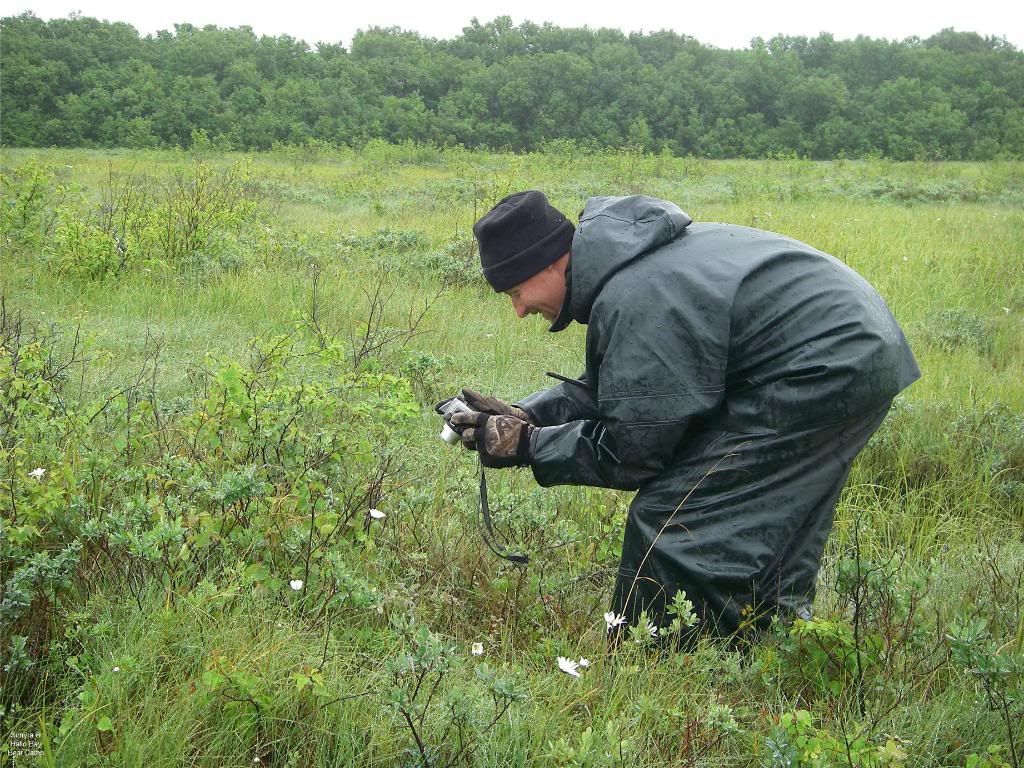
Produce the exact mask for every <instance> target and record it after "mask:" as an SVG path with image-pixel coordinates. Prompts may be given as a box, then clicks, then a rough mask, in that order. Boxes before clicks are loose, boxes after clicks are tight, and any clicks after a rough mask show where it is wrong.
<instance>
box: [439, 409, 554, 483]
mask: <svg viewBox="0 0 1024 768" xmlns="http://www.w3.org/2000/svg"><path fill="white" fill-rule="evenodd" d="M498 402H501V401H500V400H499V401H498ZM451 423H452V427H453V428H455V429H456V431H458V430H461V433H460V434H461V435H462V445H463V446H464V447H465V448H467V449H468V450H471V451H472V450H475V451H477V452H478V453H479V454H480V463H481V464H483V465H484V466H485V467H491V468H493V469H503V468H505V467H526V466H529V464H530V435H531V434H532V433H533V430H534V427H533V426H532V425H531V424H530V423H529V422H527V421H524V420H523V419H517V418H516V417H515V416H495V415H493V414H490V413H457V414H455V415H454V416H452V419H451Z"/></svg>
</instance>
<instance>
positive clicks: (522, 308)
mask: <svg viewBox="0 0 1024 768" xmlns="http://www.w3.org/2000/svg"><path fill="white" fill-rule="evenodd" d="M512 307H513V308H514V309H515V311H516V315H517V316H519V317H526V305H525V304H523V303H522V302H521V301H519V300H518V299H512Z"/></svg>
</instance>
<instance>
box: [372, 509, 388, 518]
mask: <svg viewBox="0 0 1024 768" xmlns="http://www.w3.org/2000/svg"><path fill="white" fill-rule="evenodd" d="M370 517H372V518H373V519H374V520H383V519H384V518H385V517H387V515H386V514H384V513H383V512H381V511H380V510H379V509H371V510H370Z"/></svg>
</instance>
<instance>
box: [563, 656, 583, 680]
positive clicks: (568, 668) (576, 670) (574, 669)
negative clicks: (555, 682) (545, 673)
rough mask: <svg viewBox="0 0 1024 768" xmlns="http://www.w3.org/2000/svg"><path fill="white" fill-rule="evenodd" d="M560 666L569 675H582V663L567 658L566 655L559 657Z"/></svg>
mask: <svg viewBox="0 0 1024 768" xmlns="http://www.w3.org/2000/svg"><path fill="white" fill-rule="evenodd" d="M558 668H559V669H560V670H562V671H563V672H565V674H567V675H572V676H573V677H579V676H580V665H579V664H577V663H576V662H575V661H573V660H572V659H567V658H565V656H559V657H558Z"/></svg>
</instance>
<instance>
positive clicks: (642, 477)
mask: <svg viewBox="0 0 1024 768" xmlns="http://www.w3.org/2000/svg"><path fill="white" fill-rule="evenodd" d="M678 289H679V286H678V284H677V285H676V286H675V288H673V286H672V285H671V284H669V283H668V282H660V283H659V282H657V281H654V282H647V283H645V284H643V285H642V286H638V287H637V288H635V289H634V290H633V291H630V292H629V293H628V294H626V295H623V294H622V293H619V294H618V296H616V300H615V303H614V306H609V307H602V308H600V309H601V311H597V310H598V307H595V311H594V313H593V314H592V316H591V324H590V327H589V329H588V337H587V359H588V363H589V364H590V365H591V366H592V367H593V369H594V370H595V371H596V372H597V379H598V388H597V411H598V412H597V414H596V418H593V417H591V418H585V419H583V420H581V421H576V422H572V423H569V424H564V425H561V426H550V427H542V428H541V429H538V430H536V431H535V433H534V437H533V441H532V445H531V466H532V468H533V473H534V476H535V477H536V479H537V482H538V483H540V484H541V485H545V486H548V485H565V484H568V485H591V486H597V487H605V488H618V489H622V490H635V489H637V488H639V487H640V486H641V485H643V484H644V483H646V482H647V481H649V480H651V479H653V478H655V477H657V476H658V475H660V474H661V473H662V472H664V471H665V469H666V468H668V467H669V466H670V465H671V463H672V460H673V457H674V455H675V453H676V450H677V448H678V447H679V445H680V443H681V442H682V441H683V440H684V439H686V432H687V429H688V428H689V426H690V424H691V422H692V421H693V419H695V418H699V417H703V416H708V415H710V414H713V413H715V412H716V411H717V410H718V409H719V408H720V407H721V405H722V402H723V400H724V394H725V375H726V365H727V360H728V349H729V328H730V321H729V308H728V306H727V303H726V302H725V301H724V300H718V299H716V297H715V296H714V295H713V292H711V294H710V295H709V294H707V293H705V294H703V295H701V294H695V295H680V293H679V292H678ZM637 294H640V295H637ZM598 318H600V321H598ZM569 386H572V385H569Z"/></svg>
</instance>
